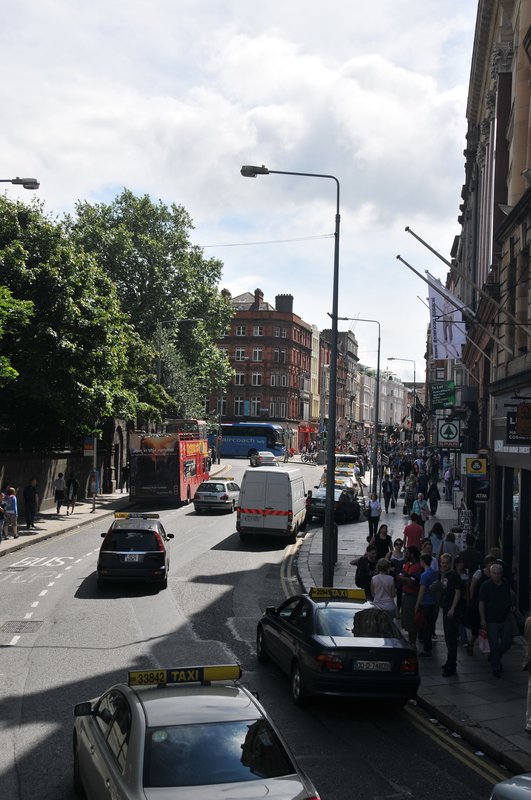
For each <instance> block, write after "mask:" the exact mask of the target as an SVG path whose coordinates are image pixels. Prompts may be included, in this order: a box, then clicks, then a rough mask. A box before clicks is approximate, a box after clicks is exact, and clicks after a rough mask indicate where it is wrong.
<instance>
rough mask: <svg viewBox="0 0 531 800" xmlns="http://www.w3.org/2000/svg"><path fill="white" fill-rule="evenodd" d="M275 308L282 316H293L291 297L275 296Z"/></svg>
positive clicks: (289, 295)
mask: <svg viewBox="0 0 531 800" xmlns="http://www.w3.org/2000/svg"><path fill="white" fill-rule="evenodd" d="M275 308H276V310H277V311H282V312H283V313H284V314H293V295H292V294H277V296H276V297H275Z"/></svg>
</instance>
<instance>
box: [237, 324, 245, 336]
mask: <svg viewBox="0 0 531 800" xmlns="http://www.w3.org/2000/svg"><path fill="white" fill-rule="evenodd" d="M236 336H245V325H236Z"/></svg>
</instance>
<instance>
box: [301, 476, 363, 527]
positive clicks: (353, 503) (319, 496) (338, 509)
mask: <svg viewBox="0 0 531 800" xmlns="http://www.w3.org/2000/svg"><path fill="white" fill-rule="evenodd" d="M325 508H326V486H319V487H317V488H316V489H314V490H313V492H312V496H311V498H310V503H309V507H308V516H309V518H312V517H315V518H316V519H324V516H325ZM360 514H361V508H360V504H359V502H358V496H357V494H356V491H355V490H354V489H351V488H350V487H348V486H345V485H343V484H336V485H335V486H334V519H335V521H336V522H338V523H342V522H357V521H358V520H359V518H360Z"/></svg>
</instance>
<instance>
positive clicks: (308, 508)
mask: <svg viewBox="0 0 531 800" xmlns="http://www.w3.org/2000/svg"><path fill="white" fill-rule="evenodd" d="M311 521H312V490H311V489H308V492H307V494H306V500H305V511H304V519H303V521H302V525H301V526H300V529H301V531H305V530H306V528H307V527H308V523H309V522H311Z"/></svg>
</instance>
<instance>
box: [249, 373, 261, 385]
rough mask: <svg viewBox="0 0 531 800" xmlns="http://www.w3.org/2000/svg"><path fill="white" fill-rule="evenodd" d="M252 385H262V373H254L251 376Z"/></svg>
mask: <svg viewBox="0 0 531 800" xmlns="http://www.w3.org/2000/svg"><path fill="white" fill-rule="evenodd" d="M251 383H252V385H253V386H261V385H262V373H261V372H253V373H252V375H251Z"/></svg>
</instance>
